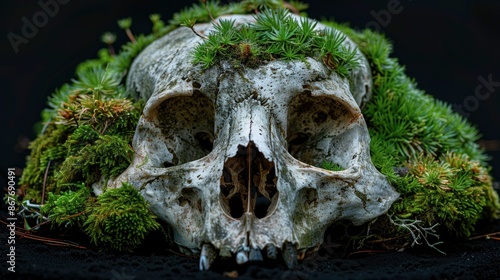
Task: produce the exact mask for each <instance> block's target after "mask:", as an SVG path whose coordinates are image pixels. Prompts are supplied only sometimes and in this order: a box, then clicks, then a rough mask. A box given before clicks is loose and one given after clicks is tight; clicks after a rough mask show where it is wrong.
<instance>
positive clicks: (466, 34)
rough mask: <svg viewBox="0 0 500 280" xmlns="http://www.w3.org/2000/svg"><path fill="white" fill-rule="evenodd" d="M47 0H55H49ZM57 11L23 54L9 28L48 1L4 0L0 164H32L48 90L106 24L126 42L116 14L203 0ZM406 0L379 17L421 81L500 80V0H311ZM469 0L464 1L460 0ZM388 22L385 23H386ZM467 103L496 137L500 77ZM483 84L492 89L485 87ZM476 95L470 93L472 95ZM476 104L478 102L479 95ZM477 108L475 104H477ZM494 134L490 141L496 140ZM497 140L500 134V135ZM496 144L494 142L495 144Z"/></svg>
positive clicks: (139, 15)
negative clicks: (30, 155)
mask: <svg viewBox="0 0 500 280" xmlns="http://www.w3.org/2000/svg"><path fill="white" fill-rule="evenodd" d="M42 1H43V2H47V1H49V0H42ZM65 1H69V2H68V3H67V4H64V5H62V4H60V5H59V11H58V12H57V14H56V15H54V16H53V17H49V20H48V22H47V24H46V25H45V26H43V27H40V28H38V29H39V30H38V32H37V34H36V35H35V36H34V37H33V38H31V39H29V42H28V43H26V44H20V45H19V52H18V53H17V54H16V53H15V52H14V49H13V47H12V46H11V44H10V42H9V40H8V37H7V34H8V33H9V32H13V33H15V34H18V35H22V33H21V30H22V28H23V25H24V23H23V21H22V20H21V18H23V17H26V18H27V19H28V20H29V21H31V22H33V15H34V14H35V13H36V12H38V11H41V10H42V9H41V7H40V6H39V4H38V3H37V2H38V1H14V0H9V1H2V2H1V4H0V7H1V8H0V10H1V12H0V22H1V23H0V27H1V32H0V36H1V42H2V43H1V49H0V53H1V55H2V57H1V60H0V61H1V70H0V78H1V79H2V80H1V83H0V84H1V85H2V93H1V100H2V101H1V103H0V106H1V109H0V112H1V114H2V115H1V120H2V121H1V125H2V126H1V127H0V135H1V137H0V141H1V142H0V147H1V149H2V153H1V156H0V170H1V172H2V174H3V176H4V173H5V171H6V169H7V168H8V167H20V168H22V167H23V166H24V165H25V157H26V156H27V155H28V151H27V150H26V149H25V146H26V143H27V140H32V139H34V138H35V135H34V132H33V124H34V123H36V122H37V121H39V120H40V112H41V110H42V109H43V108H45V106H46V105H45V104H46V99H47V96H48V95H50V94H51V93H52V92H53V90H54V89H55V88H57V87H59V86H60V85H62V84H63V83H65V82H68V81H70V79H71V78H72V77H74V76H73V73H74V69H75V66H76V65H77V64H78V63H79V62H81V61H83V60H86V59H89V58H94V57H96V55H97V51H98V50H99V49H100V48H102V47H103V44H102V43H101V42H100V39H99V38H100V36H101V34H102V33H103V32H105V31H112V32H115V33H117V34H118V38H119V39H118V41H117V43H116V44H115V45H116V46H118V45H119V44H120V43H122V42H124V41H125V40H126V36H125V34H124V32H123V31H122V30H120V29H119V28H118V27H117V24H116V20H117V19H120V18H124V17H128V16H131V17H132V18H133V25H132V30H133V32H134V33H136V34H137V33H149V32H150V26H151V24H150V22H149V19H148V15H149V14H151V13H160V14H162V16H163V17H162V18H163V19H164V20H167V19H169V18H171V15H172V14H173V13H174V12H176V11H179V10H180V9H181V8H182V7H184V6H188V5H191V3H194V2H196V1H194V0H190V1H167V0H163V1H152V0H142V1H134V2H132V1H118V0H112V1H97V0H88V1H83V0H65ZM397 2H399V3H400V4H399V8H398V9H397V10H398V11H399V13H397V14H392V15H391V18H390V20H388V19H387V18H385V20H386V22H382V24H380V22H379V23H378V24H379V26H380V31H382V32H384V33H386V35H387V36H388V37H389V38H390V39H391V40H392V41H393V43H394V50H395V51H394V56H395V57H398V58H399V60H400V62H401V64H403V65H406V68H407V73H408V75H409V76H411V77H414V78H415V80H416V81H417V82H418V84H419V87H420V88H421V89H424V90H426V91H427V92H428V93H430V94H432V95H434V96H436V97H437V98H438V99H441V100H444V101H447V102H449V103H451V104H463V103H464V102H465V100H471V98H473V96H474V93H475V89H476V87H477V86H478V85H480V82H479V81H478V77H479V76H483V77H485V78H487V77H488V76H489V75H491V76H492V80H494V81H500V69H499V63H500V54H499V50H500V36H499V35H500V20H499V16H500V3H499V2H498V1H493V0H491V1H411V0H401V1H394V0H390V1H389V0H384V1H368V0H364V1H362V0H356V1H352V0H338V1H320V0H314V1H313V0H311V1H308V3H309V4H310V9H309V10H308V13H309V16H310V17H312V18H316V19H321V18H329V19H335V20H336V21H339V22H350V23H351V25H352V26H353V27H356V28H360V29H361V28H364V27H366V26H367V25H372V26H373V23H375V22H376V19H375V16H374V14H378V15H381V14H382V13H385V15H387V12H380V11H383V10H385V11H387V10H388V8H387V6H388V4H389V3H397ZM459 2H461V3H459ZM385 23H387V24H385ZM494 89H495V91H494V92H492V93H491V94H490V96H489V97H488V98H487V99H485V100H481V101H479V103H478V108H477V109H476V110H474V111H470V112H468V113H469V114H470V115H469V116H468V118H469V119H470V121H471V122H473V123H474V124H475V125H476V126H477V127H478V128H479V130H480V132H481V133H482V135H483V139H484V140H498V139H500V133H499V129H498V124H499V123H500V113H499V105H500V87H496V88H494ZM482 93H483V94H485V92H484V89H483V92H482ZM467 98H468V99H467ZM472 105H473V104H472ZM469 108H470V107H469ZM489 143H491V142H489ZM496 143H498V142H496ZM490 146H491V145H490ZM496 146H497V147H492V149H493V151H491V152H490V155H492V156H493V158H494V161H493V162H492V164H493V174H494V177H495V179H496V180H499V179H500V151H499V150H500V147H498V146H499V145H498V144H497V145H496Z"/></svg>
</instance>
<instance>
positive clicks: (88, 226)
mask: <svg viewBox="0 0 500 280" xmlns="http://www.w3.org/2000/svg"><path fill="white" fill-rule="evenodd" d="M155 218H156V217H155V216H154V215H153V214H152V213H151V212H150V211H149V209H148V204H147V203H146V201H145V200H144V198H143V197H142V196H141V195H140V194H139V192H138V191H137V190H136V189H134V187H132V185H130V184H126V183H124V184H123V185H122V187H121V188H117V189H109V190H107V191H106V192H104V193H103V194H101V195H100V196H99V197H98V198H97V205H95V206H93V207H92V210H91V213H90V214H89V217H88V219H87V221H86V222H85V225H84V226H85V232H86V233H87V235H88V236H90V238H91V240H92V242H93V243H95V244H96V245H98V246H99V247H102V248H113V249H116V250H119V251H132V250H133V249H135V248H136V247H137V246H139V245H140V244H141V242H142V240H144V238H145V237H146V234H147V233H148V232H150V231H152V230H156V229H159V228H160V225H159V224H158V223H157V222H156V221H155Z"/></svg>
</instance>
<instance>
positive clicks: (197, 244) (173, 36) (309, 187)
mask: <svg viewBox="0 0 500 280" xmlns="http://www.w3.org/2000/svg"><path fill="white" fill-rule="evenodd" d="M224 18H231V19H234V20H236V23H237V24H246V23H249V22H252V21H253V17H251V16H225V17H224ZM194 28H195V29H196V31H197V32H198V33H200V34H207V33H209V32H211V30H213V26H212V24H199V25H196V26H195V27H194ZM317 28H328V27H325V26H322V25H320V24H318V25H317ZM201 40H202V39H201V38H199V37H198V36H196V35H195V34H193V32H192V31H191V30H189V29H188V28H179V29H177V30H174V31H172V32H171V33H169V34H168V35H166V36H164V37H163V38H161V39H158V40H157V41H155V42H154V43H153V44H152V45H150V46H149V47H148V48H147V49H146V50H145V51H143V53H142V54H141V55H140V56H139V57H138V58H137V59H136V60H135V62H134V63H133V65H132V67H131V69H130V73H129V76H128V80H127V88H128V90H129V91H132V92H134V93H135V94H136V96H137V97H138V98H143V99H145V100H147V103H146V106H145V108H144V111H143V115H142V117H141V119H140V121H139V124H138V126H137V129H136V133H135V136H134V140H133V147H134V150H135V152H136V156H135V159H134V160H133V162H132V164H131V165H130V167H129V168H128V169H127V170H126V171H125V172H124V173H123V174H122V175H120V176H119V177H118V178H116V179H115V180H114V181H111V182H110V183H109V184H108V187H118V186H119V185H121V182H129V183H131V184H132V185H134V186H135V187H136V188H137V189H139V190H140V192H141V194H142V195H143V196H144V198H145V199H146V200H147V201H148V202H149V204H150V208H151V210H152V211H153V213H155V214H156V215H157V216H158V217H159V218H161V219H162V220H164V221H166V222H167V223H168V224H169V225H171V226H172V228H173V230H174V234H175V236H174V238H175V242H176V243H177V244H178V245H179V246H180V247H181V248H183V249H184V250H187V251H191V252H194V253H201V259H200V268H201V269H206V268H208V267H209V265H210V263H211V261H213V259H214V258H215V256H216V255H217V254H219V255H221V256H231V255H236V258H237V261H238V262H239V263H242V262H246V261H248V260H258V259H261V258H262V255H261V253H262V252H265V253H266V254H267V256H268V257H275V256H276V252H277V250H281V252H282V255H283V256H284V258H285V260H286V262H287V264H288V265H289V266H291V265H293V264H294V263H295V262H296V261H297V254H298V253H299V254H300V253H301V252H305V251H306V250H308V249H311V248H313V249H314V248H317V246H319V245H320V244H321V242H322V239H323V235H324V232H325V230H326V228H327V227H328V226H329V225H330V224H332V223H333V222H334V221H336V220H340V219H347V220H350V221H352V222H353V223H354V224H362V223H365V222H367V221H370V220H371V219H374V218H375V217H377V216H379V215H381V214H382V213H385V212H386V211H387V210H388V209H389V207H390V206H391V204H392V202H393V201H394V200H395V199H396V198H397V197H398V194H397V193H396V192H395V191H394V189H393V188H392V187H391V186H390V184H389V183H388V181H387V180H386V179H385V177H384V176H383V175H382V174H380V173H379V172H378V171H377V170H376V168H375V167H374V166H373V164H372V163H371V159H370V154H369V141H370V138H369V134H368V129H367V127H366V124H365V121H364V118H363V115H362V113H361V109H360V107H362V104H363V103H364V102H366V101H367V100H368V99H369V97H370V88H371V76H370V70H369V66H368V63H367V61H366V59H365V58H364V57H363V56H362V54H361V53H360V52H359V51H358V59H359V61H360V62H361V67H359V68H358V69H357V70H355V71H353V72H352V73H351V75H350V77H348V78H344V77H341V76H339V75H338V74H337V73H336V72H335V71H333V70H332V69H329V68H328V67H326V66H325V65H324V64H323V63H321V62H320V61H316V60H314V59H312V58H307V59H306V61H279V60H275V61H270V62H267V63H265V64H263V65H261V66H259V67H256V68H250V67H244V66H241V65H235V64H234V63H232V62H231V61H229V60H227V61H224V60H222V62H221V63H220V64H219V65H216V66H214V67H211V68H209V69H207V70H202V69H201V68H200V67H199V66H196V65H193V64H191V63H190V60H191V59H190V54H191V52H192V50H193V48H194V47H195V46H196V45H197V44H198V43H199V42H200V41H201ZM344 44H348V45H350V47H353V48H355V46H354V44H353V43H352V42H351V41H349V40H346V41H345V42H344ZM324 161H329V162H334V163H336V164H338V165H339V166H340V167H341V168H342V170H340V171H329V170H326V169H323V168H320V167H317V166H320V165H321V163H322V162H324Z"/></svg>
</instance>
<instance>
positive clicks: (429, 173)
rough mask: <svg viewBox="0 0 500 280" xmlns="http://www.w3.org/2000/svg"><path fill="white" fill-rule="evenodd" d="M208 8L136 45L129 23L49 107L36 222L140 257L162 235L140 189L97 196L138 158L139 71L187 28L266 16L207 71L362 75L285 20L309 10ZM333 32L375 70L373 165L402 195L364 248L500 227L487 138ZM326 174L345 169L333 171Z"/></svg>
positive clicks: (375, 38) (379, 52) (219, 35)
mask: <svg viewBox="0 0 500 280" xmlns="http://www.w3.org/2000/svg"><path fill="white" fill-rule="evenodd" d="M203 3H204V1H202V4H199V5H194V6H193V7H190V8H187V9H185V10H183V11H181V12H180V13H178V14H176V15H175V16H174V18H173V19H172V20H171V21H170V23H169V24H168V25H166V24H165V23H164V22H163V21H162V20H161V19H160V17H159V15H152V16H151V18H150V19H151V21H152V23H153V28H152V33H151V34H149V35H139V36H134V35H133V33H132V30H131V20H130V19H125V20H121V21H119V25H120V27H121V28H123V29H124V30H125V33H126V34H127V36H128V37H129V38H130V42H129V43H127V44H125V45H124V46H122V47H121V50H120V51H119V52H117V53H115V51H114V49H113V47H112V44H113V41H114V39H115V38H116V35H114V34H110V33H105V34H104V35H103V38H102V39H103V42H104V43H106V44H107V45H108V46H107V48H104V49H102V50H100V51H99V57H98V58H97V59H92V60H88V61H85V62H83V63H81V64H80V65H79V66H78V68H77V70H76V78H75V79H74V80H73V81H72V82H71V83H69V84H66V85H63V86H62V87H61V88H60V89H58V90H57V91H56V92H55V93H54V94H53V95H52V96H51V97H50V98H49V101H48V109H46V110H44V111H43V113H42V122H41V123H42V126H41V129H40V131H39V136H38V137H37V139H35V140H34V141H33V142H32V143H31V150H32V152H31V155H30V157H29V158H28V161H27V166H26V168H25V170H24V173H23V176H22V178H21V184H22V188H23V189H24V190H25V195H24V197H21V198H20V200H30V201H31V202H32V203H38V204H44V206H43V207H42V209H41V212H37V211H38V210H37V209H36V208H33V209H31V211H32V212H36V213H35V214H37V215H34V216H38V217H40V215H43V216H45V217H48V218H49V219H50V220H51V221H52V223H53V225H55V226H75V227H81V228H82V229H83V231H84V232H85V233H86V234H87V235H88V236H89V237H90V238H91V240H92V241H93V242H94V243H96V244H98V245H100V246H104V247H109V248H114V249H118V250H132V249H133V248H135V247H137V246H138V245H139V244H140V242H141V240H142V239H143V238H144V237H145V236H146V234H147V232H149V231H151V230H155V229H158V228H159V225H158V224H157V223H156V222H155V219H154V217H153V216H152V214H151V213H149V211H148V210H147V203H146V202H145V201H144V200H143V199H142V197H140V195H139V193H138V192H137V191H136V190H135V189H134V188H133V187H132V186H130V185H128V184H125V185H124V186H123V187H122V188H120V189H110V190H106V191H105V192H104V193H103V194H102V195H100V196H99V197H97V198H96V197H95V195H94V194H93V193H92V188H91V185H92V184H93V183H95V182H97V181H99V180H101V179H103V180H107V179H109V178H114V177H116V176H117V175H119V174H120V173H121V172H123V171H124V170H125V169H126V168H127V167H128V165H129V164H130V162H131V160H132V159H133V157H134V151H133V150H132V146H131V140H132V136H133V134H134V130H135V126H136V124H137V122H138V119H139V117H140V115H141V112H142V108H143V104H144V102H143V101H142V100H133V99H131V97H130V96H129V95H127V92H126V91H125V89H124V83H125V77H126V73H127V69H128V68H129V67H130V64H131V62H132V60H133V59H134V57H136V56H137V55H138V54H139V52H140V51H141V50H142V49H144V48H145V47H146V46H147V45H149V44H150V43H151V42H153V41H154V40H155V39H157V38H159V37H160V36H163V35H165V34H167V33H168V32H170V31H171V30H173V29H175V28H177V27H179V26H180V25H184V26H187V27H191V28H192V27H193V25H194V24H195V23H197V22H208V21H211V19H212V18H215V17H218V16H220V15H223V14H238V13H239V14H243V13H256V12H257V15H256V18H257V22H258V24H257V25H255V26H254V27H251V28H250V27H243V28H241V29H239V30H238V32H235V30H234V26H233V23H232V22H231V21H225V22H222V23H221V24H220V25H218V26H217V32H215V33H213V34H212V35H210V36H208V37H207V38H205V42H204V43H203V44H200V45H198V46H197V47H196V51H195V52H194V53H193V63H201V64H202V65H203V66H204V67H205V68H207V67H211V66H213V65H215V64H216V63H218V61H220V60H223V59H235V57H236V58H238V59H239V61H240V62H241V64H242V67H245V65H247V63H248V62H251V63H250V65H249V66H252V65H255V64H257V62H258V63H265V61H269V60H273V59H285V60H294V59H304V57H306V56H310V57H312V58H315V59H318V60H320V61H323V62H324V63H325V64H326V65H327V66H329V67H331V68H332V69H333V70H334V71H338V72H339V74H341V75H344V76H345V75H346V74H347V73H348V71H350V69H352V68H354V67H355V66H356V61H355V60H354V59H353V57H354V56H353V52H352V51H351V50H348V49H343V48H341V47H340V45H341V44H340V43H341V42H342V41H343V40H344V39H345V38H344V37H342V36H340V35H338V33H336V32H333V31H323V32H316V31H314V30H313V29H312V27H313V26H314V22H313V21H309V20H303V21H302V22H301V23H302V25H301V26H300V27H299V25H298V23H297V21H294V20H289V19H287V18H288V17H287V14H288V13H289V12H287V11H285V10H284V9H289V10H290V11H291V12H294V13H299V12H300V11H302V10H303V9H304V8H305V7H306V6H305V5H304V4H301V3H298V2H295V1H292V2H290V3H288V2H283V1H280V0H245V1H242V2H240V3H234V4H230V5H220V4H219V3H218V2H207V3H204V4H203ZM325 24H327V25H330V26H332V27H334V28H337V29H339V30H341V31H343V32H344V34H346V35H347V36H348V37H349V38H350V39H352V40H353V41H354V42H356V43H357V44H358V46H359V48H360V49H361V51H362V52H363V53H364V54H365V56H366V57H367V58H368V60H369V61H370V64H371V69H372V75H373V79H374V80H373V84H374V88H373V91H374V92H373V97H372V99H371V100H370V101H369V102H368V103H367V104H366V105H365V107H364V108H363V113H364V115H365V119H366V121H367V125H368V128H369V131H370V135H371V139H372V140H371V156H372V160H373V163H374V164H375V166H376V167H377V168H378V169H379V170H380V171H381V172H382V173H383V174H385V175H386V176H387V177H388V179H389V181H390V182H391V183H392V184H393V185H394V187H395V188H396V189H397V190H398V192H400V193H401V198H400V199H399V200H398V201H397V202H396V203H394V205H393V206H392V208H391V209H390V211H389V213H388V215H387V216H386V217H385V218H380V219H378V220H377V221H376V222H374V223H371V224H370V226H371V231H370V232H369V234H366V237H365V238H364V239H363V242H365V241H369V239H379V240H380V239H383V238H393V239H394V238H396V239H400V240H407V241H408V240H409V241H413V242H399V244H400V247H399V248H401V247H405V246H410V245H412V244H415V243H418V240H419V239H420V238H424V239H425V238H426V237H427V234H433V233H434V232H435V230H439V231H440V232H445V233H450V234H453V235H458V236H461V237H468V236H470V235H471V234H472V232H473V231H474V228H475V226H476V224H477V222H478V221H479V220H480V219H493V218H498V216H499V211H500V204H499V202H498V196H497V194H496V193H495V191H494V190H493V188H492V181H491V177H490V176H489V175H488V166H487V164H486V162H485V160H486V156H485V154H484V153H483V151H481V149H480V148H479V146H478V145H477V144H476V143H475V141H476V140H477V139H478V137H479V136H478V132H477V130H476V129H475V128H474V127H473V126H471V124H469V123H468V122H467V121H466V120H465V119H464V118H462V117H461V116H460V115H458V114H456V113H454V112H453V111H452V110H451V108H450V106H448V105H446V104H444V103H443V102H440V101H438V100H435V99H434V98H432V97H431V96H429V95H427V94H425V93H424V92H423V91H421V90H418V89H417V88H416V86H415V83H414V82H413V81H412V80H411V79H410V78H409V77H407V76H406V75H405V73H404V68H403V67H402V66H400V65H399V64H398V62H397V60H396V59H395V58H391V57H390V54H391V44H390V43H389V42H388V40H386V39H385V38H384V36H383V35H380V34H377V33H375V32H373V31H370V30H365V31H361V32H358V31H355V30H353V29H351V28H349V27H346V26H344V25H338V24H335V23H332V22H327V23H325ZM193 32H194V30H193ZM198 35H199V34H198ZM323 167H324V168H331V169H338V166H336V165H335V164H333V163H325V164H324V165H323ZM24 213H25V215H26V212H24ZM25 218H26V217H25ZM27 221H29V219H28V220H27ZM426 240H427V239H426ZM360 244H361V243H360Z"/></svg>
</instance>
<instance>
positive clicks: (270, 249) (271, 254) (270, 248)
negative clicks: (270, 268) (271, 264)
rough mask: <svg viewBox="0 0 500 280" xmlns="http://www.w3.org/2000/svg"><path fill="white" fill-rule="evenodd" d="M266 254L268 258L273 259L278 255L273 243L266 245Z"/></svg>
mask: <svg viewBox="0 0 500 280" xmlns="http://www.w3.org/2000/svg"><path fill="white" fill-rule="evenodd" d="M266 256H267V258H268V259H271V260H275V259H276V258H277V257H278V249H276V246H274V245H273V244H267V245H266Z"/></svg>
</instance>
